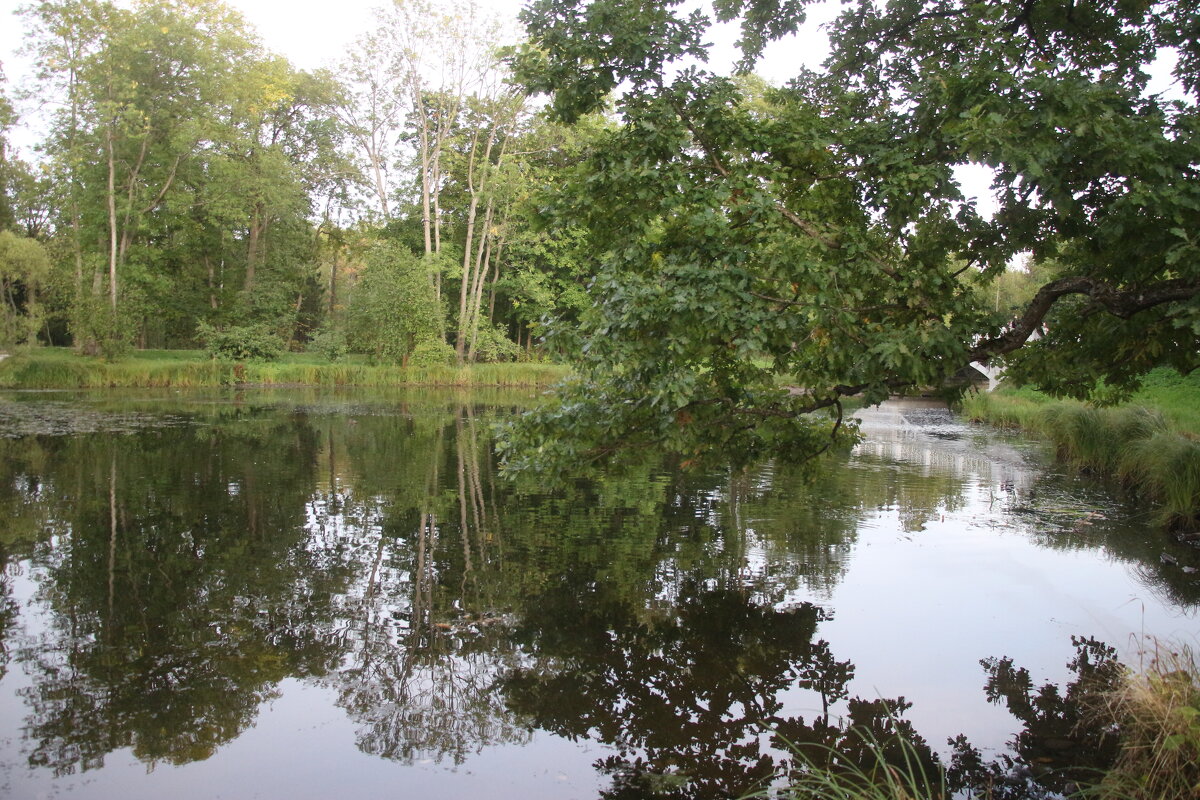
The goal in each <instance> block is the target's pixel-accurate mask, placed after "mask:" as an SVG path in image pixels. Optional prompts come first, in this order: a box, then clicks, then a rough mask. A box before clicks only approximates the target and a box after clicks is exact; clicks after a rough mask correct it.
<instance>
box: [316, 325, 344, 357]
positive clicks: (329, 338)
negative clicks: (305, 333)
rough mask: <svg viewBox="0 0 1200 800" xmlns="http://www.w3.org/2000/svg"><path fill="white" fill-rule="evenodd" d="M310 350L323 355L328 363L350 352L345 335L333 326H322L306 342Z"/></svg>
mask: <svg viewBox="0 0 1200 800" xmlns="http://www.w3.org/2000/svg"><path fill="white" fill-rule="evenodd" d="M308 349H309V351H310V352H313V353H317V354H318V355H320V356H323V357H324V358H325V359H327V360H328V361H329V362H330V363H334V362H337V361H341V360H342V359H343V358H345V357H346V354H347V353H349V352H350V348H349V347H348V346H347V344H346V335H345V334H344V333H342V332H341V331H340V330H337V329H335V328H326V327H322V328H321V329H320V330H318V331H317V332H316V334H315V335H314V336H313V337H312V340H311V341H309V343H308Z"/></svg>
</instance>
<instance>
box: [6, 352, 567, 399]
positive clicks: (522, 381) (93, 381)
mask: <svg viewBox="0 0 1200 800" xmlns="http://www.w3.org/2000/svg"><path fill="white" fill-rule="evenodd" d="M173 353H174V351H155V352H153V353H148V352H142V353H138V354H136V355H135V356H134V357H131V358H127V359H123V360H121V361H117V362H112V363H109V362H106V361H103V360H101V359H96V358H88V357H85V356H80V355H76V354H74V353H72V352H70V351H65V350H62V349H58V348H36V349H30V350H28V351H25V352H18V353H15V354H13V355H12V356H11V357H10V358H8V359H5V360H4V361H2V362H0V388H6V389H99V388H106V387H128V388H153V387H160V388H161V387H174V388H191V387H209V386H230V385H239V384H240V385H262V386H287V385H297V386H327V387H333V386H362V387H386V386H459V387H475V386H512V387H521V386H547V385H550V384H552V383H556V382H557V381H559V380H561V379H562V378H564V377H566V375H567V374H568V373H569V371H570V368H569V367H566V366H563V365H559V364H527V363H505V364H475V365H470V366H464V367H427V368H408V369H406V368H403V367H398V366H372V365H369V364H366V363H362V362H361V361H359V362H354V361H348V362H336V363H328V362H325V363H321V362H318V361H316V360H315V359H313V358H312V357H311V356H307V357H306V356H304V355H301V356H300V357H292V358H285V359H283V360H280V361H276V362H246V363H238V364H234V363H231V362H227V361H215V360H212V359H207V358H202V357H198V354H197V353H193V352H190V351H182V352H180V354H179V356H178V357H175V356H174V355H173Z"/></svg>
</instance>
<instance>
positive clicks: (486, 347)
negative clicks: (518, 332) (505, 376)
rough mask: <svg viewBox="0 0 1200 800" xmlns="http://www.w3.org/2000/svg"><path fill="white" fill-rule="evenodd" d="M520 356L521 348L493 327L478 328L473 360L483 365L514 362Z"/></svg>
mask: <svg viewBox="0 0 1200 800" xmlns="http://www.w3.org/2000/svg"><path fill="white" fill-rule="evenodd" d="M520 355H521V346H520V345H518V344H517V343H516V342H514V341H513V340H512V339H509V338H508V337H507V336H505V335H504V331H502V330H500V329H499V328H498V327H496V326H495V325H488V324H483V325H480V326H479V333H478V335H477V336H476V339H475V360H476V361H481V362H483V363H485V364H493V363H496V362H499V361H516V360H517V358H518V357H519V356H520Z"/></svg>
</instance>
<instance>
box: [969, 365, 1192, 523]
mask: <svg viewBox="0 0 1200 800" xmlns="http://www.w3.org/2000/svg"><path fill="white" fill-rule="evenodd" d="M962 412H963V414H964V415H965V416H966V417H968V418H969V419H971V420H974V421H977V422H987V423H990V424H992V425H996V426H998V427H1003V428H1015V429H1020V430H1024V431H1028V432H1030V433H1034V434H1038V435H1040V436H1043V437H1045V438H1046V439H1047V440H1049V441H1050V442H1051V443H1052V444H1053V445H1054V447H1055V450H1056V452H1057V455H1058V457H1059V459H1061V460H1062V461H1064V462H1065V463H1067V464H1070V465H1071V466H1072V467H1074V468H1076V469H1078V470H1080V471H1082V472H1087V473H1091V474H1094V475H1096V476H1098V477H1101V478H1103V479H1105V480H1110V481H1114V482H1116V483H1117V484H1119V486H1120V487H1121V488H1122V490H1124V491H1126V492H1128V493H1129V494H1130V495H1132V496H1133V498H1134V499H1136V500H1137V501H1139V502H1143V503H1145V504H1147V505H1148V506H1150V507H1152V508H1153V509H1154V510H1155V516H1156V519H1157V521H1158V523H1159V524H1161V525H1163V526H1165V527H1167V528H1170V529H1173V530H1176V531H1181V532H1184V534H1185V535H1187V534H1190V533H1191V532H1193V531H1195V530H1196V528H1197V526H1198V524H1200V374H1197V373H1193V374H1191V375H1180V374H1179V373H1178V372H1175V371H1174V370H1168V369H1160V370H1155V371H1154V372H1152V373H1150V375H1148V376H1147V379H1146V381H1145V384H1144V386H1143V388H1142V390H1141V391H1139V392H1138V393H1137V394H1136V395H1134V397H1133V398H1132V399H1131V400H1130V401H1129V402H1127V403H1123V404H1120V405H1116V406H1110V407H1097V406H1094V405H1091V404H1088V403H1082V402H1077V401H1072V400H1057V399H1055V398H1052V397H1049V396H1047V395H1044V394H1042V393H1040V392H1037V391H1034V390H1033V389H1029V388H1001V389H999V390H997V391H996V392H992V393H990V394H985V393H977V394H970V395H968V396H966V397H965V398H964V399H963V401H962Z"/></svg>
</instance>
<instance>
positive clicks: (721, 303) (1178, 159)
mask: <svg viewBox="0 0 1200 800" xmlns="http://www.w3.org/2000/svg"><path fill="white" fill-rule="evenodd" d="M678 5H679V3H678V2H673V1H672V0H667V1H666V2H650V1H649V0H593V1H591V2H589V1H588V0H536V2H534V3H533V4H531V6H530V7H529V9H528V10H527V11H526V12H525V15H524V19H525V22H526V24H527V26H528V30H529V33H530V36H531V38H532V46H531V47H530V48H528V49H527V50H525V51H524V52H523V53H522V54H521V55H520V56H518V58H517V59H516V67H517V73H518V76H519V78H520V79H522V80H523V81H524V83H525V85H526V86H527V87H528V88H529V89H530V90H531V91H538V92H545V93H547V94H550V95H551V97H552V108H553V112H554V114H555V115H557V117H559V118H560V119H563V120H567V121H570V120H573V119H576V118H578V117H580V116H581V115H582V114H585V113H588V112H592V111H595V110H597V109H599V108H601V107H602V106H603V105H604V104H605V103H607V102H610V101H611V100H610V98H611V96H612V94H613V93H614V92H615V91H616V90H618V88H619V90H620V92H619V96H617V98H616V100H615V103H616V113H617V115H618V117H619V119H620V121H621V125H620V127H619V128H618V129H616V130H615V131H613V132H612V133H610V134H607V135H605V136H603V137H601V139H600V140H599V141H598V142H597V143H596V144H595V146H594V148H593V151H592V152H591V154H590V155H589V157H588V158H587V159H586V160H585V161H584V162H582V163H581V164H580V165H579V166H578V167H577V168H576V169H575V171H574V172H573V173H572V174H571V176H570V177H569V179H568V180H567V182H566V184H565V185H564V186H563V187H562V189H561V191H559V192H558V193H557V197H556V199H555V201H554V208H552V209H551V210H550V212H549V213H550V219H551V224H554V223H555V221H558V222H560V223H561V224H567V223H568V222H570V223H581V224H583V225H584V226H585V227H586V228H587V230H588V232H589V241H590V242H591V243H592V245H593V253H592V255H593V257H594V259H595V261H596V276H595V278H594V280H593V282H592V295H593V302H594V306H593V308H592V310H591V311H590V312H588V314H587V315H586V316H585V318H584V320H583V322H582V325H581V328H582V330H581V332H580V333H581V340H582V342H583V346H582V347H581V348H580V370H579V374H580V378H579V380H578V381H577V382H576V383H575V384H574V385H572V386H568V387H564V388H563V389H562V390H561V392H560V394H559V400H558V402H556V403H552V404H550V405H548V406H546V407H545V408H543V409H541V410H539V411H537V412H535V413H534V414H532V415H530V416H528V417H527V418H526V419H525V420H524V421H523V422H522V423H521V424H520V425H519V426H518V428H517V430H516V431H515V433H514V434H513V437H512V438H511V439H510V441H509V446H510V451H509V465H510V467H512V468H523V467H529V466H536V465H542V466H545V465H546V464H548V463H553V462H556V461H564V460H565V461H567V462H570V463H579V462H581V461H587V460H595V459H603V458H605V457H608V456H610V455H612V454H613V453H615V452H621V451H622V450H623V448H621V445H635V446H637V445H649V444H656V445H658V444H661V445H665V446H667V447H670V448H673V449H676V450H678V451H680V452H682V453H685V454H688V455H689V456H693V457H694V456H700V455H703V454H704V453H707V452H713V451H716V452H721V453H728V452H732V451H736V452H739V453H742V454H744V455H749V456H752V455H754V454H756V453H763V452H771V453H776V454H782V453H790V454H792V455H796V456H801V457H803V456H808V455H811V454H812V453H814V452H816V451H818V450H820V449H823V448H824V447H826V446H828V444H829V442H830V433H831V431H832V433H833V438H835V439H836V438H837V436H838V435H839V433H840V431H842V430H844V429H845V428H844V426H839V425H838V420H840V416H841V414H840V408H841V406H840V403H841V399H842V398H844V397H847V396H850V395H862V396H863V397H864V398H865V400H866V401H867V402H878V401H880V400H882V399H884V398H885V397H887V396H888V395H889V394H891V393H893V392H897V391H904V390H907V389H910V388H913V387H919V386H927V385H936V384H939V383H941V382H942V381H943V380H944V379H945V378H946V377H947V376H949V375H951V374H952V373H954V372H955V371H956V370H958V369H960V368H961V367H963V366H964V365H966V364H968V363H970V362H972V361H983V362H993V363H1003V364H1004V365H1005V367H1006V369H1007V370H1008V372H1009V374H1010V375H1013V376H1017V377H1019V378H1021V379H1024V380H1029V381H1032V382H1034V383H1036V384H1038V385H1040V386H1042V387H1043V388H1046V389H1049V390H1051V391H1054V392H1057V393H1060V394H1071V395H1076V396H1085V395H1087V394H1088V393H1089V392H1090V391H1091V390H1092V389H1094V388H1095V387H1096V386H1097V385H1098V383H1100V382H1105V383H1106V384H1108V385H1109V387H1116V388H1118V389H1120V388H1130V387H1133V386H1135V385H1136V384H1137V381H1138V377H1139V376H1140V375H1142V374H1143V373H1144V372H1145V371H1146V370H1148V369H1150V368H1152V367H1154V366H1157V365H1160V364H1171V365H1174V366H1176V367H1178V368H1180V369H1184V370H1190V369H1192V368H1193V367H1195V366H1196V365H1197V363H1198V361H1197V359H1198V358H1200V356H1198V353H1200V305H1198V304H1197V302H1196V299H1195V298H1196V295H1197V292H1200V257H1198V250H1197V239H1196V231H1197V230H1200V180H1197V177H1198V176H1197V165H1198V164H1200V143H1198V142H1197V138H1196V135H1195V131H1196V126H1197V122H1198V121H1200V117H1198V115H1197V106H1196V99H1197V81H1198V76H1200V68H1198V67H1200V40H1198V37H1197V31H1198V30H1200V27H1198V23H1200V5H1198V4H1197V3H1196V2H1194V0H1189V1H1188V2H1173V3H1152V2H1126V1H1125V0H1097V2H1089V3H1076V2H1073V1H1072V0H1021V1H1020V2H991V3H980V2H968V0H891V1H890V2H883V1H882V0H859V2H857V3H854V4H853V5H851V6H850V7H848V8H847V9H846V10H845V11H844V13H843V14H842V16H841V17H840V18H839V20H838V21H837V22H836V23H835V24H834V26H833V27H832V29H831V39H832V55H831V56H830V58H829V60H828V62H827V64H826V69H825V70H824V71H822V72H820V73H808V72H805V73H802V74H800V75H798V76H797V77H796V78H795V80H793V81H792V82H791V83H789V84H788V85H787V87H786V88H783V89H777V90H768V91H765V92H750V91H748V90H747V89H746V88H744V87H746V86H750V85H753V82H746V81H740V80H737V79H734V78H729V77H723V76H721V75H718V74H715V73H714V72H712V71H709V70H706V69H703V68H700V67H697V66H688V64H696V63H702V62H703V61H704V59H705V57H706V48H705V46H704V45H703V42H704V41H705V38H706V36H708V33H707V30H708V27H709V22H710V20H709V19H707V18H706V17H705V16H704V15H703V14H702V13H701V12H692V13H690V14H687V15H683V14H681V13H678V12H677V11H676V7H677V6H678ZM714 5H715V7H716V14H717V16H718V17H720V18H721V19H723V20H725V21H731V20H739V21H740V23H741V25H742V31H743V36H742V41H741V44H742V46H743V49H744V51H745V54H746V59H745V61H744V63H743V66H744V67H747V68H748V67H749V66H750V65H752V64H753V61H754V59H755V57H756V56H757V55H758V54H759V53H760V52H761V50H762V48H763V46H764V43H766V42H768V41H770V40H771V39H774V38H778V37H783V36H787V35H790V34H792V33H794V32H795V31H796V30H797V29H798V28H799V26H801V25H802V24H803V22H804V16H805V14H804V12H805V7H806V5H808V4H807V3H805V2H803V0H789V1H788V2H778V0H717V2H715V3H714ZM1164 48H1168V49H1171V50H1172V51H1173V52H1175V53H1177V54H1178V65H1177V67H1176V69H1175V75H1176V78H1177V82H1176V83H1177V85H1176V90H1175V92H1174V94H1175V96H1176V99H1168V98H1167V97H1165V96H1162V95H1150V94H1148V92H1147V89H1146V87H1147V67H1148V65H1149V64H1150V63H1151V62H1152V61H1153V60H1154V58H1155V57H1156V55H1157V54H1158V53H1159V51H1160V50H1162V49H1164ZM966 164H981V165H985V166H987V167H989V168H990V169H991V170H992V171H993V172H994V174H995V182H994V184H993V187H992V188H993V191H994V193H995V195H996V198H997V201H998V204H999V209H998V211H996V213H995V214H994V215H993V216H991V217H990V218H989V217H987V216H985V215H982V214H981V213H979V211H978V210H977V209H976V208H975V205H974V204H973V203H972V202H971V201H970V200H969V199H967V198H966V197H965V196H964V193H963V190H962V187H961V186H960V185H959V183H958V181H957V180H956V177H955V174H956V173H955V167H956V166H958V165H966ZM1022 253H1031V254H1032V258H1033V259H1034V262H1035V263H1041V262H1044V261H1047V260H1050V259H1053V261H1054V263H1055V269H1054V271H1053V272H1052V273H1049V274H1051V275H1053V279H1052V280H1049V281H1047V282H1046V283H1044V284H1043V285H1041V286H1040V287H1039V288H1038V289H1037V291H1036V293H1034V295H1033V297H1032V299H1031V300H1030V301H1029V302H1028V303H1027V304H1026V305H1025V306H1024V308H1022V309H1020V310H1019V311H1018V313H1016V314H1015V315H1012V314H1004V313H999V312H998V311H997V309H996V304H995V303H988V302H986V298H988V297H989V296H994V293H989V292H988V291H986V290H984V289H986V287H987V286H988V285H990V284H991V283H992V282H993V281H995V280H996V279H997V278H998V276H1000V275H1001V274H1002V273H1003V272H1004V271H1005V269H1006V267H1007V265H1008V264H1009V263H1010V262H1011V261H1012V260H1013V259H1014V257H1016V256H1018V255H1019V254H1022ZM981 287H982V288H981ZM1037 330H1041V331H1043V335H1042V337H1041V338H1040V339H1039V340H1038V341H1036V342H1031V341H1030V337H1031V335H1032V334H1033V333H1034V332H1035V331H1037ZM788 384H790V385H791V386H793V387H802V389H795V388H792V389H790V390H789V389H787V388H784V386H785V385H788ZM820 409H836V410H837V413H836V414H834V417H836V418H837V419H835V420H834V421H832V422H830V421H829V420H828V419H827V418H826V417H824V416H823V415H812V414H811V412H813V411H816V410H820ZM814 417H815V419H814Z"/></svg>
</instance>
